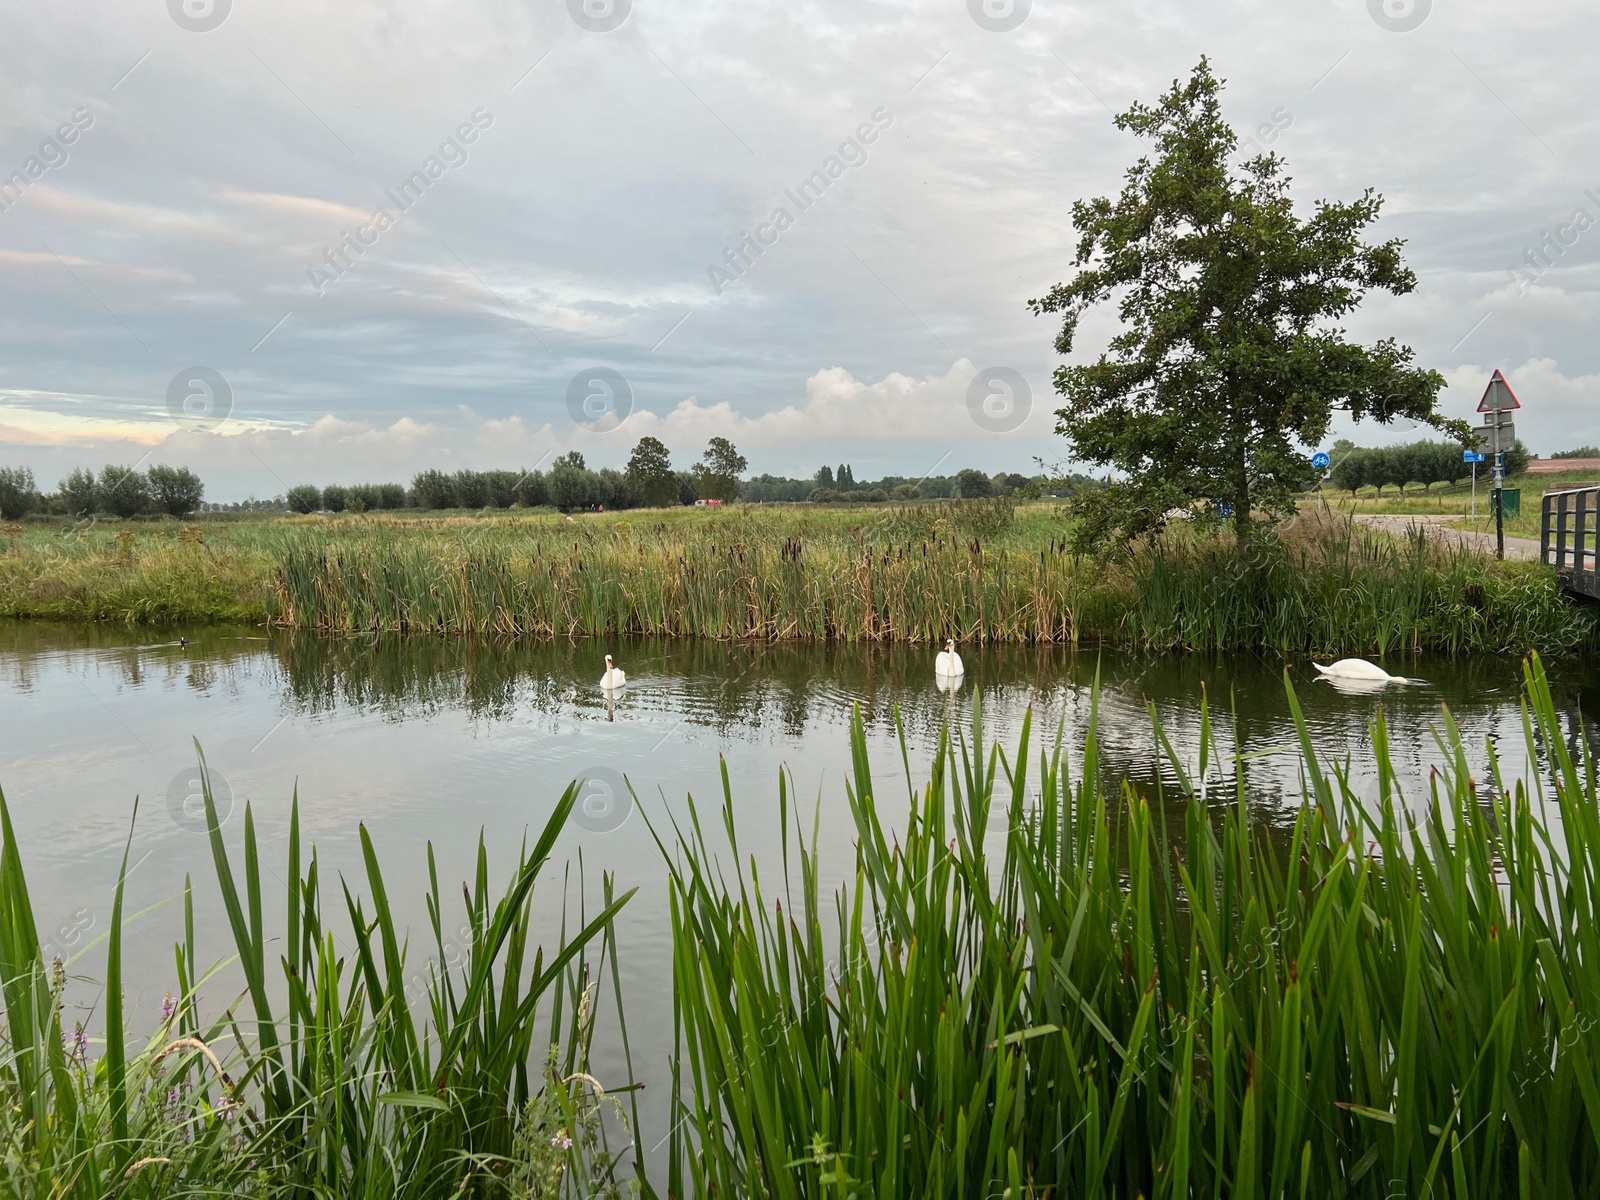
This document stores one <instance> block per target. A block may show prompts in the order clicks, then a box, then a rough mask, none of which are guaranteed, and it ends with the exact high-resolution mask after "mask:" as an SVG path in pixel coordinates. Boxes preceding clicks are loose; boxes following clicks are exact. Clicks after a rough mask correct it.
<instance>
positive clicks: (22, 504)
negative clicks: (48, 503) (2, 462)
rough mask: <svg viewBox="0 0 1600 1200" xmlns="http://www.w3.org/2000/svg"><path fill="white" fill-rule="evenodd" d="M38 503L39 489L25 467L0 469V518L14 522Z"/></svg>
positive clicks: (29, 471) (31, 473)
mask: <svg viewBox="0 0 1600 1200" xmlns="http://www.w3.org/2000/svg"><path fill="white" fill-rule="evenodd" d="M38 503H39V489H38V488H37V487H36V486H35V484H34V482H33V472H32V471H31V470H29V469H28V468H27V467H0V517H4V518H5V519H6V520H7V521H16V520H20V519H21V518H23V517H25V516H27V515H28V514H29V513H30V512H32V511H33V510H34V508H35V507H36V506H37V504H38Z"/></svg>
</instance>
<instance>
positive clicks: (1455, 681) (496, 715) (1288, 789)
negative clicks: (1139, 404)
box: [0, 624, 1600, 808]
mask: <svg viewBox="0 0 1600 1200" xmlns="http://www.w3.org/2000/svg"><path fill="white" fill-rule="evenodd" d="M189 637H190V641H189V643H188V644H187V645H185V644H182V643H180V642H179V641H178V640H176V639H173V638H170V637H163V638H160V639H154V640H140V639H139V638H137V637H136V636H135V635H131V634H129V633H128V632H126V631H121V630H110V629H97V628H87V629H79V628H71V629H64V628H59V627H52V626H48V625H38V624H31V625H30V624H10V625H0V687H3V688H5V690H6V692H7V693H8V694H9V695H11V696H13V697H23V696H28V695H31V694H35V693H36V692H37V691H38V688H39V686H40V677H41V674H42V673H47V672H48V671H50V670H51V669H52V667H54V668H59V669H61V670H68V671H72V670H80V671H82V672H83V678H82V682H83V686H84V687H85V688H86V689H90V690H93V689H96V688H98V689H101V690H104V689H105V688H106V687H107V686H108V685H109V686H110V687H111V690H112V691H113V692H114V693H118V694H121V693H124V692H125V693H131V694H135V695H137V694H139V693H142V692H146V691H150V690H155V691H161V692H171V691H173V690H178V689H182V690H187V691H189V692H193V693H196V694H199V695H202V696H207V697H219V698H220V697H226V696H234V697H237V696H239V695H240V694H241V693H242V692H244V691H249V690H270V691H271V692H274V693H275V694H276V695H277V696H278V697H279V706H280V711H281V713H282V714H283V715H285V716H287V717H291V718H295V719H298V720H302V721H307V722H313V723H315V722H326V721H330V720H333V719H335V718H338V717H339V716H341V715H362V716H366V717H372V718H376V719H379V720H381V721H383V722H386V723H389V724H395V725H404V724H406V723H408V722H414V721H427V720H430V719H434V718H437V717H440V716H441V715H444V714H456V715H457V716H459V717H460V718H463V719H465V720H466V721H467V722H468V723H469V724H476V725H484V724H489V725H493V724H497V723H499V724H505V723H515V724H518V725H523V726H530V725H531V726H532V727H533V728H535V729H539V730H542V731H544V732H545V733H548V734H551V735H554V734H556V733H558V732H559V731H560V730H562V729H569V730H570V728H571V723H573V722H580V723H581V722H588V721H604V722H606V723H608V724H612V725H619V726H620V725H627V724H630V723H632V724H634V725H644V726H650V725H659V726H660V727H661V728H663V729H666V728H669V727H670V728H673V729H678V728H687V729H690V730H693V729H699V730H702V731H705V732H707V733H708V734H710V735H712V736H714V737H715V738H716V740H717V741H718V742H719V743H723V744H724V745H726V744H728V743H735V744H737V743H741V742H743V743H751V742H768V743H771V742H787V743H789V744H792V745H806V744H808V743H811V744H814V739H815V738H816V737H817V736H818V735H819V733H821V731H823V730H825V729H836V730H840V733H839V734H830V735H827V736H835V737H839V738H840V739H841V740H842V727H843V726H844V725H845V724H846V723H847V721H848V720H849V718H850V716H851V714H852V713H853V712H854V711H856V710H857V709H859V711H860V712H861V715H862V718H863V720H864V721H865V723H866V725H867V727H868V729H869V730H871V731H875V732H876V733H877V734H879V735H880V736H884V735H888V734H891V733H892V732H893V730H894V728H895V724H894V723H895V720H896V714H898V717H899V720H900V721H901V722H903V726H904V728H905V730H906V732H907V735H908V739H909V740H910V741H911V743H912V744H913V745H914V746H918V747H922V748H924V749H931V747H932V745H933V744H934V743H935V741H936V739H937V737H938V734H939V731H940V729H941V728H942V727H943V726H944V725H945V724H946V723H950V724H952V725H954V726H956V727H959V728H965V727H966V726H967V725H968V723H969V722H970V719H971V706H972V703H973V701H974V698H980V699H981V704H982V707H983V710H984V712H985V715H986V724H987V726H988V728H989V732H990V736H1001V737H1014V736H1015V733H1016V730H1017V727H1018V725H1019V723H1020V719H1021V716H1022V714H1023V713H1024V712H1025V711H1026V710H1028V709H1029V708H1032V709H1033V710H1034V712H1035V720H1036V735H1038V734H1044V735H1051V734H1053V733H1054V732H1055V729H1056V728H1057V724H1058V723H1064V726H1065V728H1066V731H1067V733H1068V735H1069V741H1070V743H1072V744H1076V743H1077V742H1078V741H1079V740H1081V736H1082V733H1083V731H1084V730H1085V729H1086V727H1087V722H1088V717H1089V710H1088V706H1089V703H1090V696H1091V693H1092V690H1093V688H1094V685H1095V684H1096V681H1097V680H1098V683H1099V688H1100V708H1101V738H1102V742H1103V744H1104V746H1105V753H1106V759H1107V762H1108V763H1109V764H1110V765H1111V766H1112V768H1113V769H1114V770H1116V771H1118V772H1120V773H1122V774H1126V775H1128V776H1130V777H1132V778H1135V779H1137V780H1141V781H1147V782H1151V783H1154V782H1156V781H1157V780H1158V779H1161V778H1162V776H1161V769H1160V765H1159V764H1158V763H1157V761H1156V755H1155V752H1154V746H1153V741H1152V738H1151V736H1150V727H1149V712H1150V711H1151V710H1153V711H1154V712H1155V713H1156V714H1157V716H1158V717H1159V718H1160V719H1161V720H1162V722H1163V723H1164V725H1165V727H1166V729H1167V730H1168V732H1169V734H1170V736H1171V737H1172V738H1173V741H1174V744H1175V745H1176V746H1177V747H1178V748H1179V750H1180V752H1181V753H1183V754H1184V755H1186V756H1189V757H1191V758H1194V757H1197V755H1198V745H1197V744H1196V741H1195V738H1196V736H1197V712H1198V707H1199V703H1200V699H1201V697H1202V696H1205V697H1206V698H1207V699H1208V701H1209V704H1210V707H1211V710H1212V716H1213V720H1214V721H1215V722H1216V724H1217V726H1218V729H1219V737H1220V738H1221V740H1222V742H1223V745H1224V747H1225V748H1226V747H1227V746H1229V745H1230V744H1231V742H1232V741H1233V739H1234V738H1235V737H1237V739H1238V741H1239V743H1240V745H1241V746H1242V747H1243V748H1244V749H1245V750H1246V751H1247V752H1250V753H1252V754H1253V755H1256V756H1258V757H1254V758H1252V760H1251V764H1250V767H1249V771H1250V775H1251V780H1252V784H1253V785H1254V786H1255V788H1256V789H1257V799H1258V800H1264V801H1267V802H1269V803H1272V804H1277V805H1280V806H1282V807H1285V808H1288V807H1292V806H1293V805H1294V804H1295V803H1296V802H1297V801H1298V797H1299V787H1300V782H1299V778H1298V767H1297V764H1296V762H1295V757H1294V755H1293V753H1289V752H1287V751H1289V750H1290V749H1291V748H1292V746H1293V744H1294V742H1295V737H1294V729H1293V725H1292V721H1291V718H1290V712H1289V708H1288V705H1287V702H1286V698H1285V693H1284V686H1283V681H1284V678H1285V675H1286V674H1287V677H1288V678H1289V679H1290V680H1292V681H1293V683H1294V686H1295V688H1296V690H1297V694H1298V697H1299V700H1300V704H1301V706H1302V709H1303V711H1304V714H1305V718H1306V721H1307V723H1308V724H1309V726H1310V728H1311V730H1312V733H1313V735H1314V736H1315V738H1316V744H1317V745H1318V747H1319V749H1320V751H1321V752H1322V753H1323V754H1324V755H1325V756H1329V757H1333V758H1335V759H1342V758H1345V757H1347V756H1348V757H1349V759H1350V761H1351V764H1352V769H1353V771H1354V773H1355V775H1356V777H1357V778H1358V780H1359V779H1361V778H1363V772H1364V770H1365V769H1366V766H1367V764H1366V761H1365V760H1366V759H1367V758H1368V757H1369V753H1370V726H1371V722H1372V720H1373V719H1374V717H1375V716H1376V714H1377V713H1378V711H1379V709H1380V705H1381V709H1382V711H1383V713H1384V714H1385V717H1386V719H1387V721H1388V722H1389V725H1390V728H1391V733H1392V742H1393V744H1394V747H1395V751H1396V755H1397V758H1398V759H1399V760H1400V761H1399V764H1398V765H1399V766H1400V767H1401V769H1402V771H1404V772H1407V773H1408V774H1410V775H1411V776H1412V780H1413V782H1420V781H1421V780H1422V779H1424V778H1425V777H1426V774H1427V770H1428V765H1429V764H1430V763H1431V762H1435V761H1437V749H1436V747H1435V745H1434V742H1433V737H1432V734H1431V732H1430V731H1431V730H1432V729H1434V728H1436V727H1438V726H1439V725H1440V705H1441V704H1446V705H1449V706H1450V708H1451V710H1452V712H1453V714H1454V715H1455V717H1456V719H1457V720H1458V722H1459V723H1460V724H1461V726H1462V728H1463V731H1464V732H1465V733H1466V734H1467V736H1468V739H1469V743H1470V744H1471V745H1473V746H1475V747H1481V746H1482V745H1483V743H1484V741H1485V740H1488V741H1489V742H1491V743H1493V744H1495V745H1496V746H1497V748H1498V749H1500V750H1501V751H1502V752H1506V753H1507V754H1508V759H1509V760H1510V765H1511V766H1512V767H1513V768H1514V769H1520V753H1521V719H1520V713H1519V711H1518V709H1517V705H1516V701H1517V699H1518V696H1519V693H1520V688H1521V683H1522V677H1521V664H1520V663H1519V662H1518V661H1517V660H1515V659H1508V658H1498V657H1474V658H1465V659H1444V658H1423V659H1411V658H1407V659H1404V660H1401V662H1400V663H1398V664H1392V667H1393V669H1395V670H1397V671H1398V670H1403V671H1404V672H1405V673H1406V674H1407V676H1408V677H1411V678H1413V679H1414V680H1420V682H1413V683H1410V684H1408V685H1405V686H1386V687H1382V688H1379V689H1377V690H1368V689H1364V688H1361V687H1354V686H1352V681H1348V680H1330V679H1326V678H1322V677H1319V676H1318V675H1317V674H1316V673H1315V671H1314V670H1313V669H1312V668H1311V666H1310V664H1309V663H1288V664H1285V663H1282V662H1280V661H1277V660H1275V659H1270V658H1255V657H1248V656H1235V657H1231V658H1215V657H1205V656H1140V655H1126V654H1098V653H1092V652H1079V653H1076V654H1074V653H1072V652H1071V651H1069V650H1064V649H1062V648H1059V647H994V646H988V647H984V646H970V645H969V646H966V647H964V648H963V649H964V651H965V655H964V656H965V659H966V673H965V675H964V676H962V677H959V678H956V679H948V678H938V677H936V676H935V675H934V671H933V665H932V664H933V654H934V651H933V649H932V648H926V647H905V646H879V645H845V644H838V643H836V644H830V645H823V646H817V645H800V644H791V643H778V644H754V643H719V642H694V643H683V642H660V641H650V640H643V639H635V640H620V641H613V642H609V643H600V642H594V641H583V640H580V641H555V642H528V641H523V642H502V641H495V640H482V639H460V638H451V639H432V638H398V637H377V638H374V637H372V636H370V635H362V636H356V637H346V638H316V637H310V636H306V635H303V634H291V633H286V632H282V631H274V632H271V633H263V632H261V631H258V630H239V629H207V630H200V631H197V632H194V633H192V634H190V635H189ZM607 652H610V653H612V654H614V655H615V656H616V660H617V665H618V666H619V667H621V668H622V669H624V670H625V671H626V672H627V674H628V683H627V686H626V687H625V688H621V689H614V690H607V689H601V688H600V687H598V685H597V683H596V681H597V680H598V679H599V677H600V673H601V671H602V670H603V669H604V656H605V654H606V653H607ZM74 663H76V664H78V665H77V666H76V667H74V666H73V665H72V664H74ZM86 664H92V673H93V676H94V681H93V682H91V681H90V678H89V671H90V668H89V667H88V666H87V665H86ZM1549 665H1550V669H1551V673H1552V676H1553V683H1554V686H1555V690H1556V694H1557V701H1558V704H1559V705H1560V706H1561V708H1562V712H1563V720H1564V723H1565V725H1566V727H1567V730H1568V734H1569V740H1570V744H1571V745H1572V747H1573V748H1574V749H1576V748H1577V747H1578V745H1579V741H1580V736H1581V734H1582V733H1583V732H1585V731H1586V732H1587V733H1588V736H1589V737H1590V738H1591V740H1600V739H1597V734H1600V721H1597V718H1600V712H1597V710H1596V707H1595V704H1596V701H1595V696H1596V687H1595V685H1596V683H1600V671H1597V669H1596V664H1595V663H1593V662H1585V661H1570V660H1563V661H1559V662H1556V663H1552V664H1549ZM1354 682H1355V683H1360V682H1363V681H1354ZM94 694H95V695H96V696H97V697H98V695H99V692H98V691H96V692H95V693H94ZM1276 747H1283V748H1284V749H1285V751H1286V752H1285V753H1284V754H1283V755H1281V756H1278V757H1277V758H1276V759H1275V756H1274V755H1273V754H1272V753H1271V752H1272V751H1273V749H1274V748H1276ZM1165 782H1169V783H1170V782H1172V780H1171V779H1170V778H1167V779H1166V780H1165Z"/></svg>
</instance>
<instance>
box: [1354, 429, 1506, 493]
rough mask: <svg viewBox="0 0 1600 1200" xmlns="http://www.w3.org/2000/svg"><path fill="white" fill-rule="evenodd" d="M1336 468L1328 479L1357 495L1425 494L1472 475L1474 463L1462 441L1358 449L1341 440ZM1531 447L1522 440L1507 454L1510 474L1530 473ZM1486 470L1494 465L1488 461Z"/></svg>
mask: <svg viewBox="0 0 1600 1200" xmlns="http://www.w3.org/2000/svg"><path fill="white" fill-rule="evenodd" d="M1332 458H1333V467H1332V469H1331V470H1330V471H1329V474H1328V479H1329V481H1330V482H1331V483H1332V484H1333V486H1334V487H1336V488H1338V489H1339V490H1340V491H1345V492H1349V493H1350V494H1351V495H1352V496H1354V495H1355V494H1356V493H1357V492H1358V491H1360V490H1361V489H1362V488H1364V487H1371V488H1376V489H1377V490H1378V494H1379V495H1382V494H1383V489H1384V488H1385V487H1389V486H1393V487H1395V488H1398V489H1399V491H1400V494H1401V495H1404V494H1405V490H1406V488H1407V487H1409V486H1411V485H1413V484H1418V483H1420V484H1421V485H1422V488H1423V490H1424V491H1428V490H1430V489H1431V488H1432V487H1433V485H1434V484H1436V483H1456V482H1458V481H1460V480H1462V479H1467V478H1469V477H1470V476H1471V475H1472V464H1471V463H1468V462H1465V461H1463V459H1462V449H1461V443H1460V442H1410V443H1407V444H1406V445H1403V446H1371V447H1367V446H1357V445H1355V444H1354V443H1352V442H1348V441H1344V440H1340V441H1339V442H1337V443H1335V444H1334V448H1333V454H1332ZM1529 458H1530V455H1529V453H1528V448H1527V447H1526V446H1524V445H1523V444H1522V441H1521V440H1520V439H1518V440H1517V441H1516V442H1515V443H1514V444H1513V446H1512V448H1511V450H1510V451H1508V452H1507V453H1506V474H1507V475H1516V474H1519V473H1521V472H1522V471H1525V470H1527V468H1528V460H1529ZM1484 466H1485V468H1487V467H1488V466H1490V464H1489V463H1488V462H1487V461H1486V462H1485V463H1484Z"/></svg>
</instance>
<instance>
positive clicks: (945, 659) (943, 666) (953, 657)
mask: <svg viewBox="0 0 1600 1200" xmlns="http://www.w3.org/2000/svg"><path fill="white" fill-rule="evenodd" d="M965 671H966V668H965V667H964V666H962V665H961V655H959V654H957V653H956V641H955V639H954V638H946V639H945V641H944V650H943V651H941V652H940V653H939V654H938V655H937V656H936V657H935V658H934V660H933V673H934V675H936V676H943V677H944V678H946V679H954V678H955V677H956V676H958V675H961V674H963V673H964V672H965Z"/></svg>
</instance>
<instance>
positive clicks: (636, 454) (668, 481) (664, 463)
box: [626, 437, 678, 506]
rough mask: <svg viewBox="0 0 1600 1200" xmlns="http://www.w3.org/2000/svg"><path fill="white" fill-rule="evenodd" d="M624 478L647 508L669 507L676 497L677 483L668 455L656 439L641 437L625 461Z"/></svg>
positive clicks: (670, 457)
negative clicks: (637, 492)
mask: <svg viewBox="0 0 1600 1200" xmlns="http://www.w3.org/2000/svg"><path fill="white" fill-rule="evenodd" d="M626 474H627V476H628V478H629V479H631V480H633V482H634V484H635V485H636V486H637V487H638V488H639V491H640V493H641V495H642V496H643V498H644V502H645V503H646V504H648V505H651V506H660V505H665V504H671V503H673V502H674V501H675V500H676V499H677V498H678V480H677V477H676V476H675V475H674V474H673V473H672V455H671V454H670V453H669V452H668V450H667V447H666V445H665V444H664V443H663V442H662V441H661V439H660V438H653V437H642V438H640V439H639V444H638V445H637V446H635V447H634V448H633V454H632V455H631V456H630V457H629V459H628V467H627V472H626Z"/></svg>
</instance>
